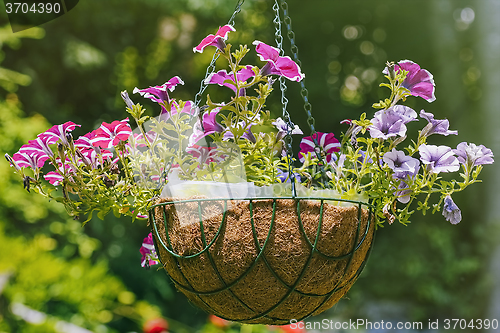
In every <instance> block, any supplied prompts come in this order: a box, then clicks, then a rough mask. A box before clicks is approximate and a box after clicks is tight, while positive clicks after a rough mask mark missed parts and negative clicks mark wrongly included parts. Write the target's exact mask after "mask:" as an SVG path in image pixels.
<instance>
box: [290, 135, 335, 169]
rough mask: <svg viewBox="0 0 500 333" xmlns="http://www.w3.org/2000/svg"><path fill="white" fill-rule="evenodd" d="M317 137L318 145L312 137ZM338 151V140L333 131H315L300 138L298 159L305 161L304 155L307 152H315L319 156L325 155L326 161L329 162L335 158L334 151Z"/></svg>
mask: <svg viewBox="0 0 500 333" xmlns="http://www.w3.org/2000/svg"><path fill="white" fill-rule="evenodd" d="M316 138H317V141H318V147H316V145H315V144H314V139H316ZM339 151H340V142H339V140H337V139H336V138H335V136H334V134H333V133H322V132H316V133H314V134H313V135H312V136H307V137H305V138H302V141H301V142H300V152H299V160H300V161H301V162H304V161H305V156H306V155H307V154H308V153H317V154H318V155H319V156H322V155H323V154H324V155H325V158H326V162H327V163H330V162H331V161H332V160H334V159H335V155H334V153H335V152H339Z"/></svg>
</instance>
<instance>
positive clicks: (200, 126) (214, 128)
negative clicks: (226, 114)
mask: <svg viewBox="0 0 500 333" xmlns="http://www.w3.org/2000/svg"><path fill="white" fill-rule="evenodd" d="M219 111H220V108H215V109H213V110H212V111H210V112H205V113H204V114H203V116H202V120H201V122H200V120H198V121H197V122H196V123H195V124H194V127H193V134H191V136H190V137H189V145H190V146H192V145H194V144H195V143H196V142H198V141H199V140H201V139H202V138H204V137H206V136H207V135H210V134H214V133H222V132H223V131H224V127H222V125H221V124H219V123H218V122H217V120H216V117H217V113H219Z"/></svg>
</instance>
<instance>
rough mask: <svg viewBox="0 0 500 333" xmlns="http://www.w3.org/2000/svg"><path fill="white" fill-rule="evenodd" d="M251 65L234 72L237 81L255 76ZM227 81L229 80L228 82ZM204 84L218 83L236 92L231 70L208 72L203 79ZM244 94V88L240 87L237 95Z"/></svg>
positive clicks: (243, 80) (245, 80) (245, 81)
mask: <svg viewBox="0 0 500 333" xmlns="http://www.w3.org/2000/svg"><path fill="white" fill-rule="evenodd" d="M252 68H253V67H252V66H251V65H247V66H245V67H244V68H242V69H240V70H239V71H238V72H237V73H236V79H237V80H238V82H244V83H247V80H248V79H250V78H251V77H254V76H255V72H254V71H253V69H252ZM228 81H229V82H228ZM205 84H218V85H219V86H225V87H228V88H230V89H231V90H233V91H234V92H236V82H235V81H234V74H233V72H230V73H227V72H226V70H224V69H223V70H220V71H218V72H217V73H212V74H210V75H209V76H208V77H207V78H206V79H205ZM245 94H246V92H245V89H243V88H242V89H240V92H239V96H244V95H245Z"/></svg>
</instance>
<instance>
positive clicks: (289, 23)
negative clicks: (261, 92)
mask: <svg viewBox="0 0 500 333" xmlns="http://www.w3.org/2000/svg"><path fill="white" fill-rule="evenodd" d="M277 1H278V0H276V2H277ZM279 2H280V3H281V10H282V11H283V22H284V24H285V26H286V30H287V37H288V39H289V40H290V51H291V52H292V56H293V60H294V61H295V62H296V63H297V65H299V67H302V62H301V61H300V59H299V48H298V46H297V45H296V44H295V33H294V32H293V29H292V19H291V18H290V16H289V14H288V3H287V2H286V0H279ZM305 80H306V79H305V78H304V79H302V80H301V81H300V95H301V96H302V99H303V100H304V111H305V112H306V115H307V124H308V125H309V129H310V130H311V137H312V139H313V142H314V146H315V150H314V151H315V155H316V157H317V158H318V160H319V161H321V163H320V164H319V170H320V172H321V178H322V182H323V184H326V180H327V179H328V178H327V176H326V171H325V169H324V166H325V165H326V160H325V154H324V152H323V149H321V147H320V145H319V143H318V135H317V132H316V127H315V125H316V121H315V119H314V117H313V116H312V105H311V103H310V102H309V91H308V90H307V88H306V84H305Z"/></svg>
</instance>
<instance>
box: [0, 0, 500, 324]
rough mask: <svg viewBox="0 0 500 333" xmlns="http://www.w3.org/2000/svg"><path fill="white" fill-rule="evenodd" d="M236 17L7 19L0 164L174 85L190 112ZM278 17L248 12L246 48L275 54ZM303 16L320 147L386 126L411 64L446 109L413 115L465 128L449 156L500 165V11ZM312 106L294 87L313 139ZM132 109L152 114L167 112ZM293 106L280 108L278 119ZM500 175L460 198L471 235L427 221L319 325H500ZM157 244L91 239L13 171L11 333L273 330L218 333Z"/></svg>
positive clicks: (326, 9) (293, 7) (331, 4)
mask: <svg viewBox="0 0 500 333" xmlns="http://www.w3.org/2000/svg"><path fill="white" fill-rule="evenodd" d="M235 4H236V1H234V0H182V1H181V0H170V1H164V0H119V1H118V0H106V1H96V0H87V1H80V3H79V4H78V5H77V6H76V7H75V8H74V9H73V10H71V11H70V12H69V13H67V14H66V15H64V16H62V17H60V18H58V19H56V20H54V21H51V22H49V23H46V24H44V25H43V26H41V27H40V28H32V29H29V30H25V31H23V32H19V33H16V34H13V33H12V31H11V29H10V26H9V25H8V20H7V17H6V14H5V11H4V7H2V6H0V152H1V153H2V155H3V154H4V153H9V154H11V155H12V154H13V153H14V152H16V151H17V149H18V148H19V147H20V146H21V145H22V144H24V143H26V142H27V141H28V140H30V139H33V138H35V136H36V134H38V133H40V132H42V131H44V130H45V129H47V128H48V127H49V126H51V125H52V124H59V123H63V122H66V121H69V120H71V121H73V122H75V123H78V124H81V125H82V127H81V128H80V129H77V130H75V133H76V135H80V134H84V133H86V132H87V131H90V130H91V129H94V128H96V127H97V126H98V125H99V124H100V123H101V122H102V121H107V122H110V121H112V120H116V119H123V118H125V117H126V116H127V115H126V112H125V108H124V104H123V101H122V100H121V98H120V95H119V92H120V91H122V90H125V89H126V90H128V91H129V92H130V93H131V91H132V90H133V88H134V87H140V88H145V87H148V86H151V85H159V84H162V83H164V82H165V81H167V80H168V79H170V78H171V77H172V76H174V75H179V76H181V78H182V79H183V80H184V82H185V83H186V84H185V85H184V86H180V87H178V88H177V90H176V91H175V94H174V95H175V96H176V97H178V98H181V99H192V98H193V96H194V94H195V93H196V92H197V91H198V87H199V82H200V80H201V79H202V78H203V77H204V74H205V69H206V66H207V65H208V63H209V62H210V60H211V53H210V52H205V53H203V54H202V55H199V54H198V55H193V52H192V47H193V46H195V45H196V44H198V42H199V41H200V40H201V39H202V38H203V37H205V36H206V35H207V34H208V33H214V32H215V31H216V29H217V28H218V26H219V25H223V24H225V23H226V22H227V20H228V18H229V17H230V16H231V14H232V11H233V9H234V6H235ZM272 4H273V1H269V0H247V1H246V2H245V4H244V6H243V8H242V9H243V10H242V12H241V13H240V14H239V15H238V16H237V18H236V24H235V27H236V29H237V32H236V33H232V34H231V35H230V42H231V43H232V44H238V43H241V44H247V45H250V44H251V42H252V41H253V40H255V39H258V40H261V41H264V42H267V43H268V44H271V45H274V25H273V23H272V19H273V12H272V8H271V7H272ZM288 4H289V10H290V15H291V17H292V22H293V27H294V30H295V34H296V42H297V44H298V46H299V56H300V59H301V60H302V70H303V72H304V73H306V86H307V88H308V89H309V96H310V100H311V103H312V105H313V114H314V116H315V118H316V126H317V129H318V130H319V131H323V132H335V133H336V134H337V136H339V134H340V132H341V131H342V130H345V128H342V127H341V126H340V125H339V122H340V121H341V120H343V119H346V118H358V117H359V115H360V114H361V113H363V112H367V113H368V115H371V114H373V109H372V108H371V104H372V103H374V102H376V101H378V100H379V99H380V98H382V97H384V96H385V95H384V94H385V93H386V92H387V91H385V90H384V88H379V87H378V84H379V83H380V82H381V80H382V79H383V77H382V74H381V71H382V69H383V68H384V64H385V62H386V61H388V60H389V61H398V60H402V59H410V60H413V61H415V62H417V63H418V64H420V65H421V66H422V68H425V69H427V70H429V71H430V72H431V73H432V74H433V75H434V78H435V82H436V97H437V100H436V102H434V103H432V104H428V103H427V102H426V101H425V100H423V99H410V100H408V103H407V104H408V105H409V106H411V107H413V108H414V109H415V110H417V111H419V110H420V109H423V108H425V110H426V111H428V112H432V113H434V114H435V115H436V118H439V119H442V118H448V119H449V120H450V124H451V125H450V128H451V129H453V130H455V129H458V130H459V132H460V138H456V137H451V136H450V137H443V138H436V137H432V138H431V142H432V143H433V144H446V145H449V146H452V147H453V146H456V144H458V143H459V142H461V141H467V142H474V143H476V144H485V145H486V146H487V147H489V148H491V149H492V150H493V152H494V154H496V155H497V156H499V154H498V152H499V151H500V136H499V134H498V132H499V130H498V129H499V128H500V126H499V124H498V123H499V121H500V120H499V119H500V112H499V111H498V108H499V106H500V94H499V93H498V92H499V91H500V23H499V22H498V21H499V20H498V17H500V2H499V1H496V0H475V1H474V0H469V1H466V0H419V1H411V0H350V1H345V0H310V1H299V0H290V1H288ZM285 40H286V38H285ZM285 48H286V50H288V48H289V46H288V44H286V43H285ZM286 53H287V54H288V55H290V52H288V51H286ZM248 61H249V60H248ZM298 92H299V89H298V86H297V85H293V84H290V85H289V94H288V95H289V99H290V101H291V102H290V107H289V111H290V113H291V117H292V120H293V121H294V122H296V123H297V124H299V126H300V127H301V128H302V129H306V128H307V123H306V116H305V113H304V111H303V108H302V102H301V100H300V94H299V93H298ZM131 97H132V99H133V100H134V101H135V102H141V103H144V104H145V105H146V106H147V108H148V110H149V112H150V114H156V113H157V112H158V108H156V107H155V106H154V105H152V104H148V103H147V101H146V100H144V99H141V98H139V97H138V96H137V95H131ZM277 101H278V99H277V97H275V99H274V100H273V99H271V101H270V102H269V103H268V107H269V109H270V110H271V111H272V112H274V113H275V114H278V112H280V105H279V104H278V103H277ZM305 132H307V131H305ZM296 141H298V140H296ZM297 144H298V142H295V145H297ZM499 175H500V170H499V166H498V163H497V165H493V166H487V167H486V168H485V170H484V171H483V174H482V177H481V178H482V179H483V180H484V182H483V183H482V184H479V185H475V186H473V187H472V188H470V189H468V190H467V191H465V192H464V193H459V194H457V195H455V197H454V199H455V202H456V203H457V204H458V206H459V207H460V208H461V209H462V215H463V220H462V222H461V223H460V224H459V225H457V226H452V225H451V224H449V223H448V222H446V221H445V220H444V218H443V217H442V216H440V214H436V216H429V215H427V216H421V215H419V213H416V214H415V215H414V217H413V219H412V224H411V225H410V226H408V227H404V226H402V225H392V226H387V227H386V228H383V229H382V230H379V232H378V234H377V239H376V243H375V247H374V250H373V252H372V255H371V257H370V260H369V263H368V265H367V267H366V269H365V271H364V272H363V274H362V275H361V277H360V279H359V280H358V282H357V283H356V284H355V286H354V287H353V288H352V290H351V291H350V292H349V293H348V295H347V298H346V299H344V300H342V301H341V302H339V304H338V305H336V306H335V307H334V308H332V309H331V310H329V311H327V312H326V313H324V314H323V315H321V317H320V318H311V320H313V321H318V320H321V319H323V318H333V319H334V320H339V321H342V320H349V319H353V320H356V319H358V318H367V319H370V320H372V321H380V320H384V321H391V320H392V321H400V320H404V321H423V322H424V323H427V322H428V320H435V319H440V320H443V319H446V318H463V319H466V320H470V319H478V318H490V319H493V318H496V319H497V320H500V285H499V282H498V281H500V240H499V239H500V237H499V236H500V233H499V227H498V226H499V224H500V205H499V202H500V196H499V194H498V190H497V188H498V186H499V185H500V178H499ZM148 232H149V229H148V227H147V226H146V224H145V223H144V222H141V221H136V222H134V223H132V222H131V221H128V220H127V219H125V218H122V219H119V220H118V219H116V218H114V217H112V216H110V217H107V218H106V220H105V221H101V220H98V219H97V218H94V220H92V221H91V222H90V223H88V224H87V225H86V226H85V227H82V226H81V224H80V223H79V222H78V221H74V220H72V219H70V218H68V217H67V215H66V214H65V212H64V209H63V208H62V207H59V206H58V205H57V204H56V203H53V202H45V201H44V200H41V198H39V197H37V196H36V195H35V194H28V193H27V192H26V191H25V190H23V187H22V180H21V179H18V177H17V175H15V174H14V173H13V172H12V170H11V169H10V168H9V165H8V163H7V162H6V161H5V160H3V159H2V161H0V332H23V333H24V332H72V331H71V330H70V329H76V328H75V327H76V326H79V327H83V328H86V329H87V330H89V331H91V332H142V325H143V323H144V322H146V321H147V320H149V319H151V318H156V317H159V316H163V317H165V318H167V320H168V321H169V324H170V330H171V331H172V332H197V331H198V332H201V331H203V332H221V331H224V330H226V331H227V330H232V331H235V332H236V331H239V330H241V331H242V332H252V330H253V332H257V331H259V332H260V331H265V330H267V328H264V327H250V326H244V327H241V328H240V327H239V326H230V327H222V326H223V325H222V326H221V325H219V326H217V325H216V324H214V323H212V322H211V321H207V314H205V313H203V312H202V311H201V310H198V309H196V308H194V307H193V306H192V305H190V304H189V303H188V302H187V301H186V299H185V298H184V297H183V296H182V295H181V294H180V293H178V292H177V291H176V290H175V289H174V288H173V286H172V284H171V283H170V281H169V280H168V278H167V277H166V275H165V273H164V272H162V271H158V270H156V269H151V270H149V271H146V270H144V269H142V268H141V267H140V253H139V247H140V245H141V243H142V239H143V238H144V237H145V236H146V235H147V233H148ZM29 309H31V310H36V311H38V314H36V313H33V312H29ZM64 325H67V326H64ZM68 325H75V326H74V327H73V328H71V327H70V326H68ZM65 327H66V328H65ZM462 331H463V330H462ZM465 331H468V330H465ZM471 331H472V330H471ZM475 331H478V330H475ZM75 332H77V331H75ZM332 332H333V330H332ZM339 332H340V331H339ZM342 332H347V331H342ZM402 332H403V331H402ZM405 332H406V331H405ZM434 332H435V331H434Z"/></svg>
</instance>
